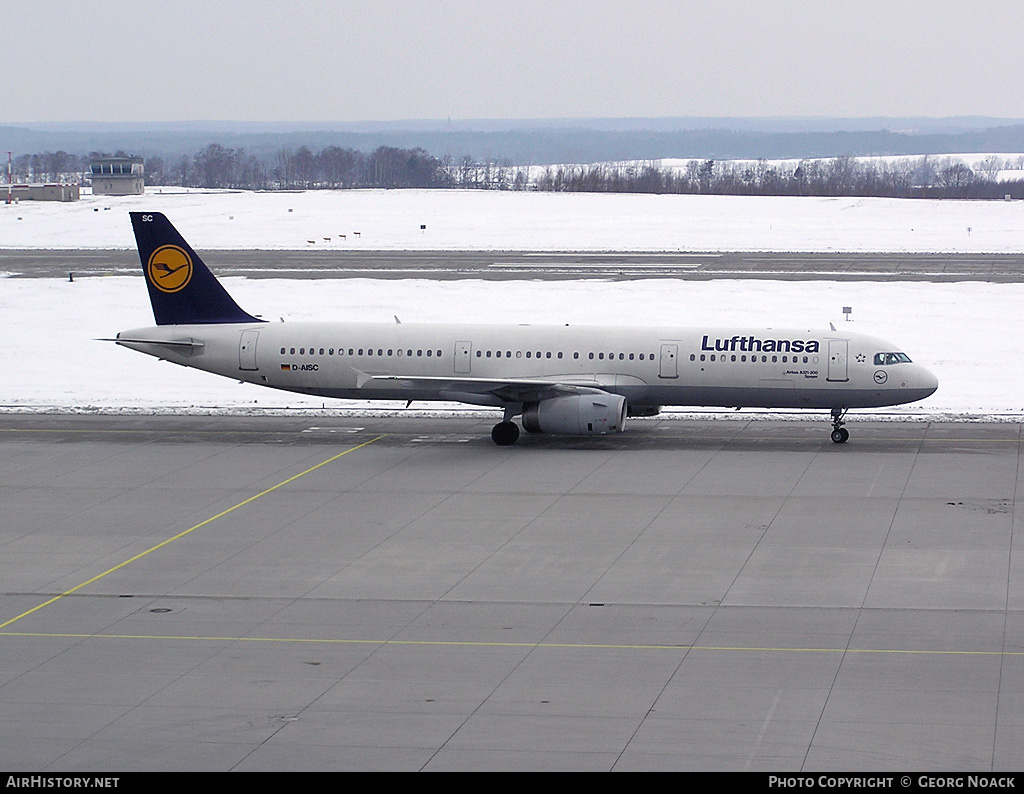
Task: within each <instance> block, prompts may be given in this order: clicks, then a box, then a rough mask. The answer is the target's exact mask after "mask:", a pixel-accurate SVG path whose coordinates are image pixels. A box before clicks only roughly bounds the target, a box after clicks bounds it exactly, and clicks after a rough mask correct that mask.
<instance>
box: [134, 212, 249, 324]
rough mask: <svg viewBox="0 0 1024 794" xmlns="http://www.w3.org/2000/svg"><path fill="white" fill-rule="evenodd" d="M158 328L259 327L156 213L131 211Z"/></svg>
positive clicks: (168, 223)
mask: <svg viewBox="0 0 1024 794" xmlns="http://www.w3.org/2000/svg"><path fill="white" fill-rule="evenodd" d="M129 215H131V218H132V228H133V229H135V242H136V243H137V244H138V246H139V259H140V260H142V272H143V273H144V274H145V276H146V286H147V287H148V288H149V300H150V302H151V303H152V304H153V316H154V317H156V324H157V325H198V324H203V323H258V322H262V320H259V319H258V318H256V317H253V316H252V315H251V314H248V313H247V312H245V311H243V310H242V309H241V307H239V305H238V304H237V303H235V302H234V300H232V298H231V296H230V295H228V293H227V290H225V289H224V287H222V286H221V285H220V282H218V281H217V279H216V278H215V277H214V275H213V273H211V272H210V269H209V268H208V267H207V266H206V265H205V264H203V260H202V259H200V258H199V255H198V254H197V253H196V252H195V251H193V250H192V247H191V246H190V245H189V244H188V243H186V242H185V238H184V237H182V236H181V235H180V234H178V230H177V229H175V228H174V226H172V225H171V222H170V221H169V220H167V218H166V217H165V216H164V215H163V214H161V213H159V212H131V213H129Z"/></svg>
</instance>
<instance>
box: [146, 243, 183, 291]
mask: <svg viewBox="0 0 1024 794" xmlns="http://www.w3.org/2000/svg"><path fill="white" fill-rule="evenodd" d="M146 275H148V276H149V283H150V284H152V285H153V286H154V287H156V288H157V289H158V290H160V291H161V292H178V291H179V290H182V289H185V287H186V286H187V285H188V282H189V281H191V280H192V257H190V256H189V255H188V254H187V253H185V251H184V249H182V248H179V247H178V246H176V245H161V246H160V247H159V248H157V249H156V250H155V251H154V252H153V254H152V255H151V256H150V257H149V265H148V266H147V267H146Z"/></svg>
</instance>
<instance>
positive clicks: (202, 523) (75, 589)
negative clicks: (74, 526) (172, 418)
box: [0, 435, 384, 636]
mask: <svg viewBox="0 0 1024 794" xmlns="http://www.w3.org/2000/svg"><path fill="white" fill-rule="evenodd" d="M382 438H384V436H383V435H380V436H377V437H376V438H371V439H370V440H369V441H364V442H363V443H362V444H358V445H357V446H354V447H349V448H348V449H346V450H345V451H343V452H339V453H338V454H337V455H333V456H331V457H329V458H327V460H324V461H321V462H320V463H317V464H316V465H315V466H310V467H309V468H308V469H306V470H305V471H300V472H299V473H298V474H294V475H292V476H291V477H289V478H288V479H286V480H282V481H281V482H279V483H278V484H277V485H272V486H270V487H269V488H267V489H266V490H263V491H260V492H259V493H258V494H256V495H255V496H250V497H249V498H248V499H245V500H243V501H241V502H239V503H238V504H236V505H233V506H232V507H229V508H228V509H227V510H222V511H221V512H219V513H217V515H215V516H211V517H210V518H207V519H206V520H205V521H200V522H199V523H198V524H196V525H195V526H193V527H189V528H188V529H186V530H184V531H183V532H179V533H178V534H177V535H174V536H173V537H170V538H167V539H166V540H163V541H161V542H160V543H157V544H156V545H155V546H152V547H150V548H148V549H146V550H145V551H143V552H139V553H138V554H136V555H135V556H134V557H130V558H129V559H127V560H125V561H124V562H121V563H118V564H117V565H115V566H114V567H113V568H108V569H107V570H106V571H104V572H103V573H100V574H97V575H96V576H94V577H92V578H91V579H87V580H86V581H84V582H82V583H81V584H79V585H76V586H75V587H72V588H71V589H70V590H65V591H64V592H63V593H61V594H60V595H56V596H54V597H53V598H50V599H48V600H46V601H44V602H43V603H41V604H38V605H37V606H34V607H32V609H30V610H28V611H27V612H22V613H21V614H20V615H17V616H16V617H13V618H11V619H10V620H8V621H5V622H4V623H0V630H2V629H5V628H7V627H8V626H10V625H11V624H12V623H17V622H18V621H19V620H21V619H22V618H25V617H28V616H29V615H31V614H34V613H35V612H38V611H39V610H40V609H42V608H43V607H46V606H49V605H50V604H53V603H56V602H57V601H60V600H61V599H62V598H64V597H66V596H69V595H72V594H73V593H76V592H78V591H79V590H81V589H82V588H83V587H88V586H89V585H91V584H93V583H94V582H98V581H99V580H100V579H102V578H103V577H104V576H108V575H109V574H112V573H114V572H115V571H119V570H121V569H122V568H124V567H125V566H127V565H130V564H131V563H133V562H135V561H137V560H141V559H142V558H143V557H145V556H146V555H148V554H151V553H152V552H154V551H157V550H158V549H162V548H163V547H164V546H167V545H169V544H170V543H173V542H174V541H176V540H179V539H181V538H183V537H185V536H186V535H188V534H189V533H191V532H194V531H195V530H197V529H200V528H201V527H205V526H206V525H207V524H210V523H212V522H214V521H216V520H217V519H218V518H222V517H223V516H226V515H227V514H228V513H231V512H233V511H235V510H237V509H238V508H240V507H245V506H246V505H248V504H251V503H252V502H255V501H256V500H257V499H259V498H260V497H261V496H266V495H267V494H268V493H271V492H273V491H276V490H277V489H278V488H283V487H284V486H285V485H288V484H289V483H292V482H295V481H296V480H297V479H299V478H300V477H305V476H306V475H307V474H309V473H310V472H314V471H316V470H317V469H319V468H320V467H321V466H326V465H327V464H328V463H332V462H334V461H336V460H337V459H338V458H341V457H344V456H345V455H348V454H349V453H350V452H355V451H356V450H359V449H362V448H363V447H368V446H369V445H370V444H373V443H374V442H376V441H380V440H381V439H382ZM69 636H70V635H69ZM86 636H89V635H86Z"/></svg>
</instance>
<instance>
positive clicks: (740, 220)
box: [0, 188, 1024, 252]
mask: <svg viewBox="0 0 1024 794" xmlns="http://www.w3.org/2000/svg"><path fill="white" fill-rule="evenodd" d="M148 190H149V192H147V193H146V195H144V196H121V197H113V196H92V195H89V194H87V195H83V197H82V200H81V201H78V202H74V203H69V204H58V203H51V202H29V201H25V202H22V203H20V204H17V205H13V206H4V205H0V248H132V247H134V245H135V242H134V239H133V238H132V232H131V226H130V224H129V223H128V220H127V212H128V211H129V210H147V211H159V212H163V213H165V214H166V215H167V216H168V217H169V218H170V219H171V220H172V222H173V223H174V224H175V225H176V226H177V227H178V228H179V229H180V230H181V231H182V233H183V234H184V235H185V237H186V238H187V239H188V240H189V241H190V242H191V243H192V244H193V246H195V247H196V248H199V249H202V250H210V249H217V248H235V249H264V250H265V249H278V250H280V249H303V248H312V247H316V248H318V249H320V248H325V247H326V248H328V249H353V248H354V249H360V248H364V249H375V250H445V249H448V250H450V249H463V250H485V251H490V250H494V251H499V250H503V251H508V250H547V251H574V250H579V251H605V250H613V251H719V250H727V251H910V252H933V251H958V252H1016V251H1020V250H1022V247H1024V202H1018V201H1007V202H1004V201H920V200H908V199H853V198H787V197H771V196H769V197H762V196H657V195H631V194H589V193H532V192H531V193H515V192H497V191H457V190H453V191H441V190H433V191H425V190H347V191H346V190H342V191H326V190H325V191H308V192H302V193H253V192H226V191H221V192H209V191H190V192H184V191H182V190H181V189H179V188H173V189H172V188H162V189H161V188H149V189H148ZM160 191H163V192H160ZM421 226H426V229H421V228H420V227H421ZM357 233H358V234H357ZM343 235H344V237H343ZM324 238H330V241H329V242H325V240H324ZM311 241H312V242H311Z"/></svg>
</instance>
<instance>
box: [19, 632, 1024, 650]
mask: <svg viewBox="0 0 1024 794" xmlns="http://www.w3.org/2000/svg"><path fill="white" fill-rule="evenodd" d="M0 637H35V638H42V639H96V640H170V641H189V642H255V643H259V642H265V643H294V644H301V645H376V646H387V645H398V646H423V647H449V648H451V647H456V648H460V647H461V648H536V649H545V648H547V649H556V650H557V649H563V650H633V651H688V652H689V651H705V652H714V653H718V652H733V653H823V654H824V653H838V654H881V655H885V654H891V655H906V656H1024V651H1002V650H999V651H954V650H943V649H932V650H928V649H923V648H917V649H915V648H785V647H773V646H763V647H761V646H748V645H687V644H679V645H670V644H666V645H659V644H635V643H582V642H488V641H484V640H372V639H367V640H355V639H343V638H338V637H219V636H213V635H211V636H201V635H175V634H88V633H76V632H44V631H0Z"/></svg>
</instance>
